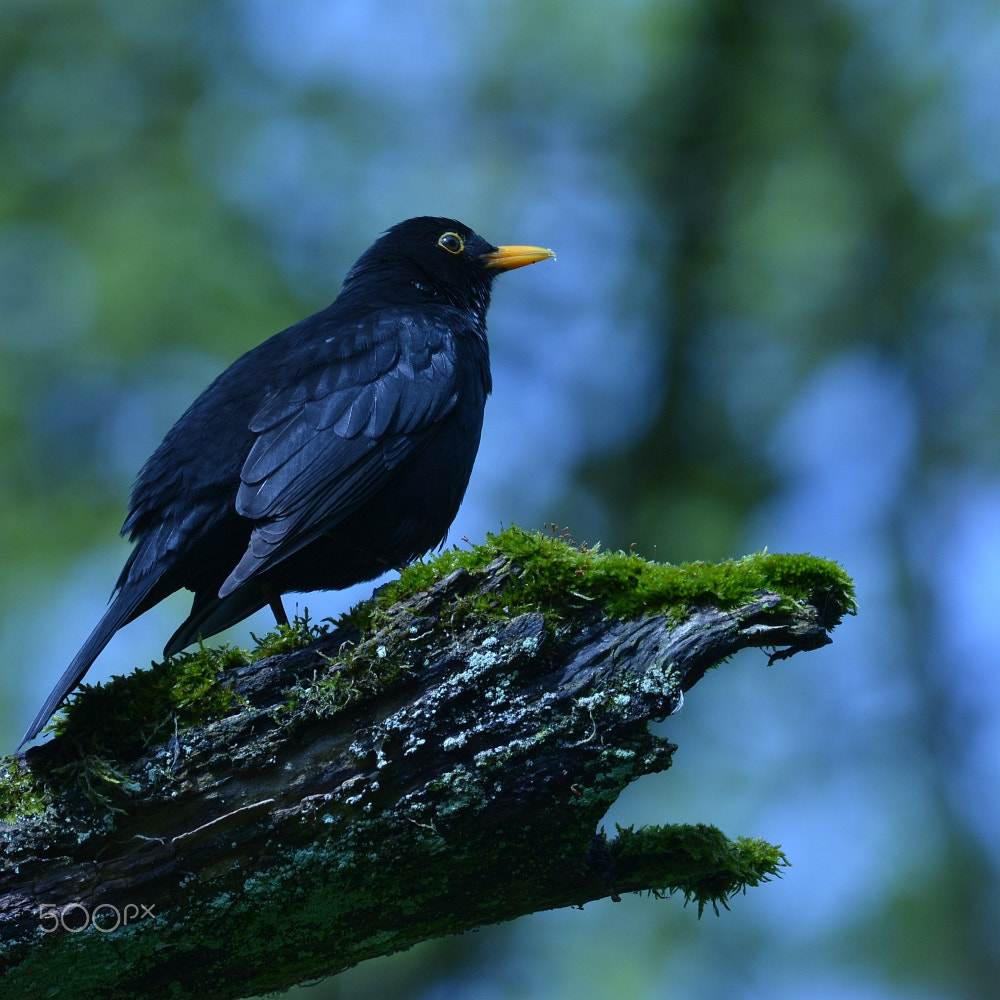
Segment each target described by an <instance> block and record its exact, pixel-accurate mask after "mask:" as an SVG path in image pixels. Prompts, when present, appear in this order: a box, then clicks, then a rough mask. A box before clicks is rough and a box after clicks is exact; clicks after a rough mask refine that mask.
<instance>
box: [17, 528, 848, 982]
mask: <svg viewBox="0 0 1000 1000" xmlns="http://www.w3.org/2000/svg"><path fill="white" fill-rule="evenodd" d="M625 612H627V613H625ZM852 612H853V597H852V591H851V584H850V581H849V580H848V578H847V577H846V576H845V575H844V574H843V572H842V571H841V570H840V569H839V567H836V566H835V564H833V563H829V562H827V561H825V560H818V559H812V558H811V557H793V556H755V557H748V559H745V560H740V561H738V562H734V563H726V564H720V565H719V566H709V565H707V564H693V565H691V566H686V567H672V566H671V567H666V566H658V565H656V564H652V563H646V562H645V561H643V560H641V559H638V558H636V557H634V556H629V555H624V554H621V553H619V554H615V555H600V554H598V553H595V552H593V551H589V550H587V549H586V548H579V547H574V546H572V545H569V544H567V543H566V542H565V541H564V540H560V539H553V538H549V537H544V536H540V535H534V534H528V533H525V532H521V531H518V530H517V529H510V530H508V531H507V532H504V533H503V534H502V535H500V536H497V537H495V538H492V537H491V539H490V540H489V542H488V544H487V545H486V546H483V547H480V548H477V549H474V550H472V552H471V553H468V552H467V553H458V552H454V551H453V552H448V553H445V554H443V555H442V556H440V557H438V558H437V559H436V560H435V561H433V562H431V563H429V564H421V565H418V566H416V567H413V568H411V569H409V570H407V571H405V572H404V574H403V576H402V578H401V580H400V581H399V583H398V584H395V585H394V586H393V587H392V588H390V590H389V592H387V593H384V594H382V595H381V597H379V598H378V600H377V601H376V602H374V603H372V604H368V605H365V606H364V607H362V608H360V609H357V610H356V611H355V612H354V613H352V615H350V616H347V617H346V618H345V620H343V621H342V622H340V623H339V625H338V627H337V628H335V629H333V630H325V629H317V628H315V627H314V626H308V625H307V626H306V628H305V631H306V633H307V638H308V639H309V640H310V641H309V642H308V644H307V645H306V646H305V647H304V648H301V649H298V650H295V651H293V652H284V653H278V654H276V655H272V656H268V657H265V658H263V659H259V660H257V661H255V662H251V663H237V664H236V665H230V666H228V667H226V668H225V669H224V670H223V671H222V672H221V673H220V674H219V675H218V676H216V671H215V667H214V666H213V667H212V670H211V675H212V678H211V680H212V683H211V686H210V688H209V689H208V691H207V693H206V692H204V691H202V689H201V688H197V691H198V692H199V693H198V694H196V695H192V694H191V685H192V683H193V681H192V677H198V676H201V675H200V674H198V673H197V670H198V669H202V667H203V664H204V662H206V660H207V662H209V663H210V664H216V663H217V662H218V659H217V654H206V655H205V656H202V657H200V658H199V657H191V658H182V659H181V660H180V661H176V662H174V663H168V664H167V665H166V667H159V668H154V670H153V671H145V672H137V674H136V675H134V676H130V677H128V678H124V679H116V680H115V681H114V682H113V683H112V684H111V685H109V686H107V687H97V688H89V689H86V690H85V691H84V692H83V693H82V694H81V695H79V696H78V697H77V699H76V700H75V701H74V703H73V704H72V705H71V709H70V712H69V714H68V718H67V721H66V722H65V723H63V726H62V731H61V733H60V735H59V736H58V737H57V738H56V739H55V740H52V741H50V742H48V743H46V744H44V745H42V746H41V747H39V748H36V749H34V750H31V751H29V752H28V754H27V755H25V756H23V757H21V758H9V759H8V760H7V762H6V764H7V778H6V780H5V782H3V787H2V788H0V809H4V810H5V811H6V813H7V816H8V818H9V819H12V820H15V822H11V823H7V824H4V825H3V826H2V827H0V843H2V845H3V850H4V857H3V870H2V872H0V941H2V944H0V992H2V994H3V995H4V996H25V997H27V996H36V995H37V996H41V995H45V996H52V997H58V996H71V995H72V996H81V995H84V996H88V997H118V996H122V997H124V996H142V997H149V998H155V997H167V996H170V997H195V996H197V997H202V998H204V997H218V998H228V997H243V996H248V995H253V994H257V993H261V992H264V991H268V990H280V989H284V988H286V987H288V986H290V985H292V984H295V983H299V982H302V981H304V980H307V979H314V978H316V977H318V976H325V975H331V974H333V973H336V972H338V971H340V970H343V969H345V968H347V967H349V966H351V965H353V964H355V963H357V962H359V961H361V960H363V959H365V958H369V957H372V956H375V955H381V954H388V953H390V952H393V951H396V950H399V949H403V948H408V947H410V946H411V945H413V944H414V943H416V942H418V941H421V940H425V939H427V938H430V937H436V936H440V935H443V934H452V933H458V932H461V931H464V930H468V929H471V928H474V927H477V926H480V925H482V924H486V923H494V922H498V921H502V920H508V919H511V918H513V917H516V916H519V915H522V914H525V913H530V912H533V911H537V910H541V909H546V908H551V907H557V906H571V905H580V904H582V903H584V902H587V901H590V900H594V899H598V898H601V897H605V896H610V897H611V898H617V895H618V894H619V893H622V892H630V891H636V890H644V889H652V890H655V891H663V892H673V891H679V892H682V893H683V894H685V896H686V897H688V898H691V899H694V900H696V901H697V903H698V905H699V908H700V907H701V906H703V905H706V904H708V905H713V906H716V905H717V904H719V903H722V904H723V905H724V904H725V903H726V900H727V899H728V898H729V897H730V896H731V895H732V894H733V893H735V892H737V891H740V890H741V889H743V888H744V887H745V886H746V885H752V884H756V883H758V882H760V881H765V880H767V879H768V878H769V877H770V876H772V875H773V874H775V873H776V872H777V870H778V869H779V868H780V867H781V865H782V864H783V863H784V861H783V858H782V856H781V853H780V851H778V850H777V849H776V848H773V847H770V846H769V845H767V844H764V843H763V842H760V841H753V840H740V841H737V842H731V841H729V840H727V839H726V838H725V837H724V836H723V835H722V834H721V833H719V832H718V831H717V830H714V829H713V828H711V827H703V826H685V827H678V826H670V827H656V828H646V829H642V830H639V831H632V830H621V831H619V832H618V835H617V836H616V837H615V838H613V839H611V840H610V841H609V840H607V839H605V837H604V836H603V834H602V833H599V832H598V831H597V824H598V823H599V822H600V820H601V817H602V816H603V815H604V814H605V812H606V811H607V809H608V807H609V806H610V805H611V803H612V802H614V800H615V799H616V797H617V796H618V794H619V793H620V792H621V791H622V789H623V788H624V787H625V786H626V785H628V784H629V783H630V782H631V781H633V780H635V779H636V778H638V777H640V776H641V775H643V774H648V773H652V772H655V771H661V770H664V769H665V768H667V767H669V765H670V761H671V757H672V754H673V752H674V750H675V747H674V746H673V745H672V744H670V743H668V742H666V741H665V740H663V739H661V738H658V737H656V736H653V735H651V734H650V733H649V731H648V725H647V724H648V722H649V721H651V720H659V719H663V718H665V717H666V716H667V715H669V714H670V713H671V712H673V711H675V710H676V708H677V707H678V706H679V704H680V703H681V701H682V696H683V692H685V691H688V690H689V689H690V688H691V687H692V686H693V685H694V684H695V683H696V682H697V681H698V680H699V679H700V678H701V677H702V676H703V675H704V673H705V671H706V670H707V669H709V668H710V667H711V666H713V665H715V664H717V663H719V662H720V661H722V660H724V659H725V658H726V657H729V656H731V655H732V654H733V653H735V652H737V651H738V650H740V649H743V648H745V647H748V646H758V647H774V648H779V649H780V652H779V653H778V654H776V655H786V654H788V653H790V652H794V651H797V650H806V649H814V648H817V647H819V646H821V645H824V644H826V643H828V642H829V641H830V639H829V635H828V632H829V630H830V629H831V628H832V627H833V626H834V625H835V624H837V622H839V620H840V618H841V616H842V615H843V614H845V613H852ZM301 631H302V630H301V629H300V633H299V635H301ZM320 633H324V634H320ZM294 638H295V634H294V633H293V630H290V629H289V630H285V631H283V632H281V633H280V635H279V637H278V641H282V642H286V643H287V642H290V641H292V639H294ZM213 656H216V659H213V658H212V657H213ZM229 659H233V657H232V656H230V657H229ZM237 659H238V658H237ZM199 665H201V666H199ZM196 668H197V669H196ZM163 677H168V678H169V679H170V685H169V693H170V694H169V697H166V696H163V690H164V689H163V683H162V678H163ZM196 687H197V686H196ZM151 690H155V691H157V692H159V694H158V695H157V698H156V700H155V703H152V702H150V700H149V699H150V697H151V696H150V695H149V693H148V692H149V691H151ZM220 692H221V693H222V695H223V696H224V697H223V698H222V700H221V701H219V700H218V699H219V694H220ZM171 698H172V699H173V700H172V701H171V700H170V699H171ZM213 699H215V700H213ZM206 705H207V706H209V708H208V711H209V714H210V715H211V714H215V715H218V716H219V717H218V718H215V719H209V720H207V721H206V720H205V719H204V718H202V719H197V720H196V721H192V719H191V718H190V717H189V716H190V713H191V712H192V711H195V710H196V709H197V707H198V706H201V707H205V706H206ZM4 803H6V805H5V806H4Z"/></svg>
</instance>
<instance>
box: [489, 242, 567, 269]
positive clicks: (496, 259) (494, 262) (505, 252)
mask: <svg viewBox="0 0 1000 1000" xmlns="http://www.w3.org/2000/svg"><path fill="white" fill-rule="evenodd" d="M549 257H552V258H554V257H555V251H553V250H545V249H544V248H542V247H497V248H496V250H494V251H493V252H492V253H484V254H483V255H482V257H480V260H482V261H484V262H485V264H486V266H487V267H490V268H496V269H497V270H498V271H512V270H513V269H514V268H515V267H524V266H525V264H537V263H538V261H540V260H548V258H549Z"/></svg>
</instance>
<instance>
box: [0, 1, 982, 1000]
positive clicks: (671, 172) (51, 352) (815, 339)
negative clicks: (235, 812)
mask: <svg viewBox="0 0 1000 1000" xmlns="http://www.w3.org/2000/svg"><path fill="white" fill-rule="evenodd" d="M997 51H1000V9H998V8H997V7H996V5H995V4H992V3H989V2H986V0H970V2H966V3H963V4H952V3H947V2H945V0H919V2H915V3H914V2H902V0H804V2H803V0H800V2H796V3H793V2H790V0H788V2H782V0H771V2H768V3H762V4H744V3H741V2H739V0H709V2H701V3H693V2H691V0H660V2H656V0H624V2H621V3H614V4H612V3H600V2H597V0H577V2H569V0H548V2H543V0H535V2H532V3H529V2H527V0H511V2H510V3H506V4H502V5H498V4H492V5H486V4H475V3H471V2H462V0H440V2H428V0H423V2H411V3H400V2H397V0H387V2H384V3H379V4H366V3H362V2H351V0H345V2H321V0H288V2H284V3H277V2H274V0H228V2H209V0H181V2H171V3H167V2H165V0H150V2H147V3H143V4H136V3H133V2H127V0H64V2H58V0H7V2H6V3H5V4H4V31H3V34H2V36H0V443H2V453H0V546H2V564H0V598H2V601H0V691H2V694H3V699H2V704H0V743H2V746H3V747H4V748H5V749H7V750H12V749H13V747H14V745H15V744H16V742H17V739H18V737H19V734H20V732H21V731H23V728H24V726H25V725H26V724H27V722H28V720H29V719H30V718H31V716H32V715H33V713H34V711H35V709H36V708H37V706H38V704H39V703H40V702H41V700H42V699H43V697H44V695H45V694H46V693H47V691H48V690H49V688H50V687H51V685H52V684H53V682H54V681H55V679H56V678H57V677H58V675H59V674H60V673H61V672H62V670H63V668H64V666H65V664H66V663H67V662H68V660H69V659H70V657H71V656H72V654H73V653H74V652H75V650H76V648H77V647H78V646H79V644H80V643H81V642H82V640H83V638H84V637H85V636H86V634H87V632H88V631H89V629H90V628H91V626H92V625H93V624H94V622H96V620H97V618H98V617H99V616H100V614H101V611H102V610H103V607H104V604H105V602H106V599H107V596H108V593H109V591H110V588H111V585H112V583H113V581H114V579H115V578H116V576H117V573H118V571H119V569H120V566H121V564H122V562H123V560H124V558H125V555H126V553H127V546H126V544H125V543H124V542H122V541H120V540H118V539H117V538H116V532H117V529H118V527H119V525H120V523H121V520H122V518H123V516H124V509H125V502H126V498H127V494H128V490H129V487H130V485H131V481H132V479H133V477H134V475H135V473H136V471H137V470H138V468H139V466H140V465H141V464H142V462H143V460H144V459H145V458H146V456H147V455H148V454H149V453H150V452H151V451H152V450H153V448H154V447H155V446H156V444H157V443H158V442H159V440H160V438H161V437H162V435H163V433H164V432H165V431H166V429H167V428H168V427H169V426H170V424H171V423H172V421H173V420H174V419H175V418H176V416H177V415H179V413H180V412H181V411H182V410H183V408H184V407H185V406H186V405H187V403H188V402H190V401H191V399H193V398H194V396H195V395H196V394H197V392H198V391H200V389H201V388H203V387H204V386H205V385H206V384H207V382H208V381H209V380H210V379H211V378H212V377H213V376H214V374H215V373H217V372H218V371H219V370H220V369H221V368H222V367H224V365H225V364H227V363H228V362H229V361H231V360H232V359H233V358H235V357H236V356H237V355H238V354H239V353H241V352H242V351H244V350H246V349H247V348H249V347H250V346H252V345H253V344H255V343H257V342H258V341H260V340H261V339H263V338H264V337H265V336H267V335H269V334H270V333H273V332H275V331H276V330H278V329H281V328H282V327H284V326H286V325H288V324H289V323H291V322H293V321H295V320H296V319H298V318H300V317H301V316H303V315H305V314H307V313H309V312H312V311H314V310H316V309H318V308H320V307H322V306H324V305H325V304H326V303H327V302H328V301H329V300H330V299H331V298H332V297H333V295H334V294H335V293H336V290H337V283H338V281H339V279H340V277H341V276H342V275H343V273H344V272H345V270H346V268H347V267H348V266H349V265H350V263H351V262H352V261H353V259H354V258H355V257H356V256H357V255H358V253H360V251H361V250H363V249H364V248H365V247H366V246H367V245H368V244H369V243H370V242H371V241H372V239H373V238H374V237H375V236H376V235H377V234H378V233H379V232H380V231H382V230H383V229H385V228H386V227H388V226H389V225H391V224H393V223H395V222H397V221H399V220H400V219H403V218H406V217H408V216H412V215H418V214H443V215H450V216H454V217H457V218H459V219H461V220H462V221H464V222H466V223H468V224H470V225H472V226H473V227H474V228H476V229H477V230H479V231H480V232H481V233H483V235H485V236H486V237H487V238H488V239H490V240H492V241H493V242H495V243H538V244H543V245H546V246H551V247H554V248H555V249H556V250H557V251H558V252H559V259H558V261H557V262H555V263H544V264H541V265H537V266H535V267H532V268H528V269H526V270H522V271H517V272H514V273H513V274H511V275H508V276H504V277H503V278H502V279H501V281H500V282H499V283H498V286H497V289H496V294H495V297H494V306H493V309H492V311H491V315H490V330H491V344H492V352H493V359H494V376H495V392H494V396H493V398H492V399H491V401H490V403H489V406H488V409H487V423H486V429H485V432H484V439H483V444H482V449H481V452H480V457H479V461H478V464H477V468H476V471H475V473H474V476H473V480H472V483H471V485H470V488H469V492H468V495H467V499H466V502H465V504H464V506H463V508H462V511H461V512H460V514H459V517H458V520H457V521H456V523H455V525H454V528H453V530H452V535H451V538H452V540H454V541H458V540H460V539H461V538H462V537H468V538H469V539H471V540H473V541H477V540H481V539H482V538H483V537H484V535H485V533H486V532H487V531H491V530H494V529H496V528H497V527H499V526H500V525H501V524H509V523H511V522H516V523H519V524H521V525H523V526H525V527H541V526H542V525H543V523H556V524H558V525H560V526H564V525H568V526H569V528H570V530H571V531H572V533H573V535H574V536H575V537H576V538H577V539H578V540H587V541H589V542H591V543H594V542H596V541H601V542H602V544H603V545H604V546H605V547H608V548H628V547H629V546H630V545H631V544H633V543H635V544H636V546H637V548H638V551H639V552H640V553H642V554H644V555H647V556H650V557H655V558H660V559H666V560H670V561H681V560H685V559H697V558H705V559H714V558H725V557H729V556H738V555H741V554H743V553H745V552H748V551H755V550H759V549H762V548H765V547H767V548H769V549H770V550H772V551H811V552H813V553H815V554H818V555H823V556H826V557H829V558H833V559H836V560H838V561H839V562H841V563H842V564H843V565H844V566H845V568H846V569H847V570H848V572H850V573H851V575H852V576H853V577H854V579H855V580H856V582H857V586H858V596H859V602H860V614H859V615H858V617H857V618H856V619H849V620H848V621H847V622H845V624H844V625H843V626H842V627H841V628H839V629H838V630H837V632H836V634H835V642H834V644H833V645H832V646H831V647H827V648H826V649H824V650H821V651H818V652H815V653H810V654H808V655H806V656H800V657H796V658H795V659H794V660H792V661H789V662H787V663H782V664H780V665H779V666H777V667H775V668H773V669H766V668H765V666H764V662H765V661H764V658H763V657H762V656H761V655H760V654H747V655H743V656H740V657H737V658H736V659H735V660H734V661H732V662H731V663H729V664H727V665H726V666H725V668H724V669H722V670H719V671H717V672H715V673H713V675H711V676H709V677H707V678H706V679H705V680H704V681H703V682H702V683H701V684H699V686H698V687H697V688H696V689H695V690H694V691H693V692H692V693H691V695H690V697H689V698H688V703H687V705H686V706H685V708H684V710H683V712H682V713H680V714H679V715H678V716H676V717H675V718H672V719H670V720H668V721H667V722H665V723H663V724H662V725H661V726H660V729H661V730H662V731H663V732H664V733H665V734H668V735H669V736H670V738H671V739H672V740H673V741H675V742H677V743H678V744H679V745H680V751H679V753H678V755H677V757H676V760H675V764H674V767H673V768H672V769H671V771H670V772H668V773H666V774H663V775H657V776H653V777H650V778H647V779H644V780H643V781H641V782H638V783H637V784H636V785H634V786H632V787H631V788H629V789H628V790H627V792H626V793H625V794H624V795H623V796H622V798H621V799H620V800H619V802H618V803H617V804H616V805H615V807H614V809H613V810H612V812H611V814H610V815H609V816H608V817H607V819H606V823H607V824H608V826H609V828H611V825H612V824H613V823H615V822H619V823H621V824H623V825H624V824H628V823H635V824H639V823H643V822H650V823H653V822H670V821H678V822H684V821H691V822H694V821H704V822H712V823H715V824H717V825H718V826H720V827H721V828H722V829H723V830H724V831H725V832H727V833H728V834H730V835H731V836H736V835H740V834H747V835H759V836H763V837H765V838H767V839H768V840H771V841H772V842H779V843H781V844H782V846H783V848H784V850H785V851H786V853H787V854H788V856H789V858H790V859H791V861H792V864H793V867H792V868H791V869H789V870H788V872H787V873H786V875H785V877H784V878H783V879H782V880H781V881H777V882H774V883H771V884H768V885H766V886H762V887H759V888H757V889H754V890H752V891H751V892H749V893H748V894H747V895H746V897H741V898H738V899H736V900H734V901H733V903H732V910H731V912H724V913H723V914H722V915H721V916H720V917H718V918H716V917H715V916H714V915H708V916H705V917H703V918H702V919H701V920H700V921H699V920H698V919H696V914H695V913H694V912H693V911H692V910H691V909H690V908H688V909H684V908H683V907H682V906H681V904H680V902H679V901H678V900H673V901H667V902H662V901H655V900H652V899H647V898H639V897H630V898H628V899H626V900H625V901H623V902H622V903H621V904H617V905H615V904H612V903H610V902H604V903H598V904H592V905H590V906H588V907H586V908H585V909H584V910H583V911H582V912H580V911H557V912H552V913H544V914H538V915H535V916H533V917H530V918H526V919H523V920H520V921H517V922H515V923H513V924H511V925H506V926H503V927H498V928H488V929H484V930H483V931H481V932H480V933H478V934H475V935H466V936H465V937H462V938H458V939H454V940H449V941H443V942H431V943H428V944H426V945H424V946H421V947H420V948H417V949H414V950H412V951H411V952H408V953H406V954H403V955H398V956H393V957H392V958H390V959H386V960H379V961H375V962H370V963H366V964H365V965H363V966H361V967H359V968H357V969H355V970H352V971H350V972H348V973H346V974H344V975H343V976H341V977H338V978H337V979H335V980H331V981H330V982H328V983H324V984H321V985H319V986H317V987H314V988H311V989H310V991H309V993H308V994H303V995H308V996H313V997H317V996H331V997H333V996H341V995H343V996H351V995H356V994H358V993H359V992H363V994H364V995H365V996H367V997H387V998H388V997H400V998H402V997H407V998H411V997H412V998H421V1000H423V998H427V1000H431V998H433V1000H438V998H451V997H463V998H465V997H473V998H484V1000H492V998H507V997H536V996H537V997H546V998H554V997H555V998H557V997H562V996H565V997H573V998H574V1000H579V998H588V997H594V998H597V997H606V996H609V995H622V996H633V997H640V998H641V997H650V998H653V997H656V998H659V997H675V996H678V997H679V996H692V995H698V996H702V997H726V998H733V1000H739V998H748V1000H749V998H757V997H768V998H782V997H788V998H795V1000H823V998H826V997H830V998H837V1000H845V998H863V1000H868V998H871V1000H881V998H896V997H907V998H910V997H913V998H918V1000H923V998H927V1000H937V998H942V1000H943V998H966V997H970V998H973V997H975V998H979V997H982V998H987V997H992V996H994V995H995V989H996V983H997V982H1000V935H998V934H997V932H996V928H997V926H998V924H1000V912H998V911H1000V906H998V898H1000V896H998V887H1000V885H998V884H1000V851H998V846H997V845H998V844H1000V798H998V790H1000V683H998V669H997V668H998V657H997V649H998V648H1000V624H998V622H1000V617H998V614H997V606H998V603H1000V577H998V573H997V568H996V567H997V553H998V539H1000V448H998V445H997V442H998V440H1000V333H998V319H1000V291H998V289H1000V283H998V280H997V278H998V274H1000V259H998V258H1000V59H997V58H996V53H997ZM370 590H371V588H370V587H361V588H356V589H355V590H353V591H351V592H345V593H341V594H324V595H310V596H308V597H307V598H306V597H302V598H299V599H298V604H299V607H300V608H301V607H304V606H308V608H309V610H310V613H311V614H312V615H313V617H315V618H321V617H323V616H325V615H331V614H336V613H338V612H340V611H342V610H345V609H346V608H347V607H348V606H349V605H350V604H351V603H353V602H354V601H356V600H357V599H359V598H360V597H363V596H366V595H367V594H368V593H370ZM293 603H294V602H293ZM184 610H185V608H184V602H183V601H182V600H180V599H177V600H172V601H168V602H166V603H165V604H164V605H162V606H161V607H159V608H157V609H155V610H154V611H153V612H150V613H149V614H147V615H146V616H145V617H144V618H142V619H141V620H140V621H138V622H136V623H134V624H133V625H132V626H130V627H129V628H127V629H126V630H124V631H123V632H122V633H120V634H119V635H118V636H117V637H116V638H115V640H114V641H113V643H112V645H111V646H110V647H109V649H108V650H107V651H106V653H105V655H104V656H102V658H101V660H100V661H99V663H98V665H97V667H95V669H94V671H93V672H92V675H91V677H92V679H99V678H101V677H106V676H108V675H109V674H111V673H121V672H127V671H129V670H131V669H132V668H133V667H134V666H136V665H142V664H145V663H147V662H148V661H149V660H150V659H152V658H155V657H157V656H158V653H159V651H160V649H161V648H162V644H163V642H164V640H165V638H166V637H167V636H169V635H170V633H171V632H172V631H173V629H174V627H175V626H176V623H177V621H178V620H179V619H180V618H181V617H182V616H183V614H184ZM267 627H268V621H267V618H266V616H263V617H260V618H258V619H256V620H254V621H251V622H249V623H247V624H246V625H245V626H244V627H242V628H241V629H238V630H236V631H235V633H234V636H233V638H234V639H235V640H236V641H240V642H246V641H247V640H248V637H249V632H250V631H251V630H253V631H256V632H258V633H260V632H262V631H264V630H266V629H267Z"/></svg>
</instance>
